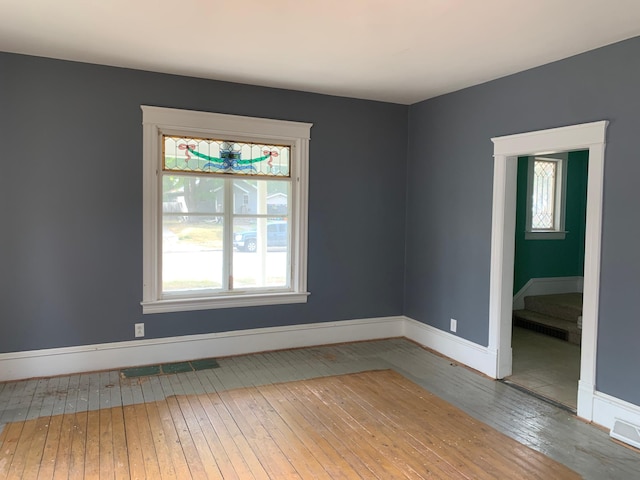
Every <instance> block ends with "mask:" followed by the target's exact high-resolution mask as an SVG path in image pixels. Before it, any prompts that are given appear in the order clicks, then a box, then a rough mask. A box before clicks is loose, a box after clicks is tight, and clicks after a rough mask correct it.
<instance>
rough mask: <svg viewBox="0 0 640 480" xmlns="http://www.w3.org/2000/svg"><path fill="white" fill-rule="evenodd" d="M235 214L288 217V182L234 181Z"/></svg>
mask: <svg viewBox="0 0 640 480" xmlns="http://www.w3.org/2000/svg"><path fill="white" fill-rule="evenodd" d="M232 182H233V213H234V214H236V215H256V214H258V215H283V216H285V215H288V214H289V192H290V188H291V182H290V181H288V180H252V179H244V178H243V179H233V180H232Z"/></svg>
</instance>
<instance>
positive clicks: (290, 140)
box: [141, 106, 311, 313]
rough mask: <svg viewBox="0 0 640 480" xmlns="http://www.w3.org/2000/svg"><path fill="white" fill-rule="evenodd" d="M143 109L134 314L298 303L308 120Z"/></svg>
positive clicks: (302, 289)
mask: <svg viewBox="0 0 640 480" xmlns="http://www.w3.org/2000/svg"><path fill="white" fill-rule="evenodd" d="M142 109H143V123H144V133H145V152H144V153H145V155H144V159H145V168H144V171H145V183H144V186H145V188H144V198H145V202H144V213H145V216H144V217H145V218H144V219H145V228H144V274H145V275H144V280H145V283H144V296H143V301H142V302H141V303H142V305H143V312H144V313H158V312H165V311H180V310H196V309H207V308H227V307H235V306H248V305H267V304H278V303H298V302H304V301H306V296H307V295H308V293H307V292H306V225H307V219H306V212H307V192H306V187H307V182H308V180H307V164H308V141H309V131H310V127H311V125H310V124H302V123H294V122H284V121H275V120H267V119H256V118H250V117H236V116H230V115H220V114H209V113H203V112H189V111H184V110H173V109H165V108H158V107H146V106H145V107H142ZM154 225H156V226H154Z"/></svg>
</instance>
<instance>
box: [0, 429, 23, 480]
mask: <svg viewBox="0 0 640 480" xmlns="http://www.w3.org/2000/svg"><path fill="white" fill-rule="evenodd" d="M23 428H24V423H23V422H15V423H10V424H8V425H6V426H5V427H4V430H3V431H2V444H1V445H2V449H1V450H0V479H2V480H5V479H6V478H7V477H8V476H9V470H10V468H11V463H12V461H13V457H14V456H15V453H16V449H17V448H18V442H19V441H20V436H21V435H22V430H23Z"/></svg>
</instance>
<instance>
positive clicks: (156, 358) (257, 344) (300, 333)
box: [0, 316, 404, 382]
mask: <svg viewBox="0 0 640 480" xmlns="http://www.w3.org/2000/svg"><path fill="white" fill-rule="evenodd" d="M403 323H404V317H401V316H398V317H381V318H370V319H358V320H344V321H337V322H326V323H313V324H307V325H292V326H285V327H273V328H256V329H252V330H238V331H232V332H222V333H211V334H204V335H189V336H182V337H169V338H159V339H149V340H133V341H128V342H117V343H104V344H98V345H84V346H78V347H66V348H52V349H46V350H32V351H25V352H16V353H3V354H0V382H2V381H9V380H19V379H25V378H33V377H49V376H55V375H69V374H73V373H80V372H90V371H97V370H110V369H118V368H123V367H130V366H134V365H150V364H156V363H169V362H179V361H185V360H193V359H197V358H209V357H226V356H231V355H242V354H246V353H256V352H265V351H269V350H281V349H286V348H295V347H308V346H313V345H325V344H331V343H341V342H354V341H360V340H374V339H379V338H390V337H400V336H402V331H403Z"/></svg>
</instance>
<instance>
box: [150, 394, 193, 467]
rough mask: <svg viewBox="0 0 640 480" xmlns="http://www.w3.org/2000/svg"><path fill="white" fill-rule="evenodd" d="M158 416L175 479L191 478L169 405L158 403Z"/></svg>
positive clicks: (163, 401)
mask: <svg viewBox="0 0 640 480" xmlns="http://www.w3.org/2000/svg"><path fill="white" fill-rule="evenodd" d="M158 415H159V417H160V422H161V424H162V428H163V430H164V437H165V441H166V445H167V449H168V450H169V458H170V459H171V464H172V465H173V471H174V472H175V475H176V478H178V479H179V480H182V479H183V478H184V479H189V478H191V472H190V470H189V465H188V464H187V459H186V458H185V456H184V451H183V449H182V446H181V445H180V437H179V436H178V432H177V431H176V426H175V425H174V423H173V419H172V418H171V412H170V411H169V405H168V403H167V401H166V400H162V401H159V402H158Z"/></svg>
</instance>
